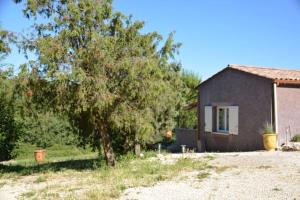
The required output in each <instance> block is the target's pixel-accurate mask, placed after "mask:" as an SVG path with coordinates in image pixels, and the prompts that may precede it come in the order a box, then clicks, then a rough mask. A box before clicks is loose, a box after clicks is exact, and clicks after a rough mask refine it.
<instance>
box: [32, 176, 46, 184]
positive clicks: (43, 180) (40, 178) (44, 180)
mask: <svg viewBox="0 0 300 200" xmlns="http://www.w3.org/2000/svg"><path fill="white" fill-rule="evenodd" d="M46 181H47V178H46V177H45V176H39V177H38V178H37V179H36V180H35V181H33V182H34V183H41V182H46Z"/></svg>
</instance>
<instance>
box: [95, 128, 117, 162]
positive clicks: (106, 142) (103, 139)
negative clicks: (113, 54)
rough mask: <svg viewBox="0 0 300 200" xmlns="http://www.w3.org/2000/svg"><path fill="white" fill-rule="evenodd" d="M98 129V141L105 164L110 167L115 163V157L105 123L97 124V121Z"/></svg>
mask: <svg viewBox="0 0 300 200" xmlns="http://www.w3.org/2000/svg"><path fill="white" fill-rule="evenodd" d="M98 129H99V133H100V143H101V144H102V146H103V150H104V157H105V161H106V164H107V165H108V166H110V167H113V166H115V165H116V158H115V153H114V151H113V148H112V144H111V141H110V138H109V134H108V129H107V127H106V125H104V124H99V123H98Z"/></svg>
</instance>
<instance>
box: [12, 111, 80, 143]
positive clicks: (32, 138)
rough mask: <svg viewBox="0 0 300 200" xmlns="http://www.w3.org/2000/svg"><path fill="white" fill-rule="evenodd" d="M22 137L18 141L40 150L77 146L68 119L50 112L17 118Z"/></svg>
mask: <svg viewBox="0 0 300 200" xmlns="http://www.w3.org/2000/svg"><path fill="white" fill-rule="evenodd" d="M17 119H18V121H19V124H21V125H22V126H21V128H22V131H21V132H22V135H20V141H23V142H25V143H30V144H34V145H36V146H38V147H41V148H47V147H51V146H53V145H54V144H62V145H71V144H73V145H78V144H79V140H78V137H76V134H74V131H75V130H73V128H72V127H71V125H70V123H69V121H68V119H67V118H66V117H64V116H59V115H58V114H54V113H52V112H50V111H48V112H39V111H33V113H32V115H26V116H23V117H21V116H19V117H18V118H17Z"/></svg>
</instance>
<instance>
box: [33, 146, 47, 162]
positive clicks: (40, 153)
mask: <svg viewBox="0 0 300 200" xmlns="http://www.w3.org/2000/svg"><path fill="white" fill-rule="evenodd" d="M45 155H46V150H45V149H39V150H36V151H34V158H35V161H36V162H37V163H38V164H40V163H43V162H44V160H45Z"/></svg>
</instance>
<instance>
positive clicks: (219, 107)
mask: <svg viewBox="0 0 300 200" xmlns="http://www.w3.org/2000/svg"><path fill="white" fill-rule="evenodd" d="M220 109H224V126H225V130H220V129H219V112H220ZM229 110H230V108H229V106H217V120H216V121H217V124H216V130H217V132H220V133H226V134H227V133H228V134H229V118H230V116H229V115H230V111H229ZM227 116H228V119H227ZM227 120H228V122H227ZM227 125H228V127H227Z"/></svg>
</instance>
